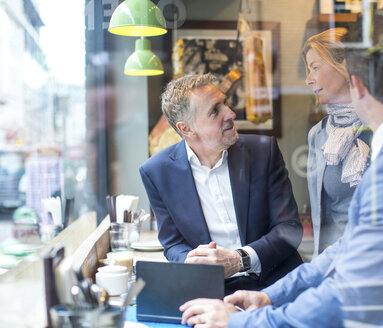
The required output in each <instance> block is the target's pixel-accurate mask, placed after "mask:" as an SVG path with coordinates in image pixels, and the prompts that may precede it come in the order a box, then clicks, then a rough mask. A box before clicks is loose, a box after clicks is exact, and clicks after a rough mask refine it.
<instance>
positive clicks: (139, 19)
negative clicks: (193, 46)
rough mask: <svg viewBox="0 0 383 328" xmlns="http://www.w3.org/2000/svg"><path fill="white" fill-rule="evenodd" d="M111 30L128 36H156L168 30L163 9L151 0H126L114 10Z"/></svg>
mask: <svg viewBox="0 0 383 328" xmlns="http://www.w3.org/2000/svg"><path fill="white" fill-rule="evenodd" d="M109 32H110V33H113V34H118V35H126V36H156V35H162V34H165V33H166V32H167V30H166V21H165V18H164V16H163V15H162V12H161V10H160V9H159V8H158V7H157V6H156V5H155V4H154V3H153V2H151V1H149V0H125V1H124V2H122V3H121V4H120V5H119V6H118V7H117V8H116V10H115V11H114V12H113V15H112V18H111V19H110V23H109Z"/></svg>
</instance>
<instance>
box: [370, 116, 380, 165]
mask: <svg viewBox="0 0 383 328" xmlns="http://www.w3.org/2000/svg"><path fill="white" fill-rule="evenodd" d="M382 146H383V123H382V124H380V125H379V127H378V129H377V130H376V131H375V133H374V136H373V137H372V142H371V162H372V161H374V160H375V158H376V156H378V154H379V151H380V149H381V148H382Z"/></svg>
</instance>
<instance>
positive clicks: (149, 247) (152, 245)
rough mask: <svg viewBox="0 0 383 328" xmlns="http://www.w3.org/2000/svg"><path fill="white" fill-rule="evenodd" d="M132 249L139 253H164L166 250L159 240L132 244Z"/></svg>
mask: <svg viewBox="0 0 383 328" xmlns="http://www.w3.org/2000/svg"><path fill="white" fill-rule="evenodd" d="M130 247H131V248H133V249H135V250H137V251H144V252H155V251H162V250H163V249H164V248H163V247H162V245H161V244H160V242H159V241H158V240H152V241H136V242H134V243H132V244H131V245H130Z"/></svg>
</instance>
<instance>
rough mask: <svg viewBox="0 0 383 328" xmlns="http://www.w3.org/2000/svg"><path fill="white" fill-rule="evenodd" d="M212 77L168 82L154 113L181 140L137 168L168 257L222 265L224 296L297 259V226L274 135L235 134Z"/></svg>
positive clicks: (254, 285) (279, 272)
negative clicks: (162, 117)
mask: <svg viewBox="0 0 383 328" xmlns="http://www.w3.org/2000/svg"><path fill="white" fill-rule="evenodd" d="M213 81H214V78H213V76H212V75H210V74H205V75H200V76H198V75H192V76H186V77H183V78H180V79H178V80H175V81H172V82H170V83H169V84H168V86H167V89H166V91H165V92H164V94H163V96H162V111H163V113H164V115H165V117H166V118H167V120H168V121H169V123H170V124H171V125H172V126H173V128H174V129H175V130H176V131H177V132H178V133H179V134H180V135H181V136H182V138H183V140H182V141H181V142H180V143H178V144H176V145H173V146H171V147H169V148H167V149H165V150H163V151H161V152H160V153H157V154H155V155H154V156H152V157H151V158H150V159H149V160H147V161H146V162H145V163H144V164H143V165H142V166H141V167H140V173H141V177H142V181H143V183H144V185H145V188H146V192H147V194H148V197H149V200H150V204H151V207H152V209H153V212H154V214H155V217H156V220H157V224H158V236H159V240H160V242H161V244H162V245H163V246H164V254H165V256H166V258H167V259H168V260H169V261H176V262H185V263H207V264H221V265H223V266H224V269H225V278H227V279H226V281H225V287H226V293H227V294H228V293H231V292H234V291H235V290H238V289H252V290H259V289H261V288H264V287H266V286H268V285H270V284H271V283H273V282H274V281H276V280H278V279H279V278H281V277H282V276H284V275H285V274H287V273H288V272H290V271H291V270H292V269H294V268H295V267H296V266H298V265H299V264H301V263H302V261H301V258H300V256H299V255H298V253H297V247H298V246H299V243H300V241H301V238H302V226H301V224H300V222H299V217H298V213H297V206H296V203H295V200H294V196H293V193H292V189H291V184H290V181H289V179H288V174H287V170H286V168H285V165H284V161H283V158H282V155H281V153H280V151H279V148H278V146H277V143H276V141H275V139H274V138H271V137H266V136H256V135H241V136H238V133H237V131H236V129H235V127H234V124H233V119H234V118H235V114H234V112H233V111H231V109H230V108H229V107H228V106H227V105H226V104H225V101H226V96H225V95H224V94H223V93H222V92H221V91H220V90H219V89H218V88H217V87H216V86H215V85H214V84H213ZM233 275H234V276H233Z"/></svg>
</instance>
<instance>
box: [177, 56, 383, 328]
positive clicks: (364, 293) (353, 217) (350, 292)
mask: <svg viewBox="0 0 383 328" xmlns="http://www.w3.org/2000/svg"><path fill="white" fill-rule="evenodd" d="M381 59H382V60H383V57H382V58H381ZM350 61H351V60H350V58H348V60H347V62H348V63H349V62H350ZM363 61H365V60H363V58H359V60H358V61H357V60H353V61H352V62H353V64H354V65H348V66H349V70H350V71H351V69H352V71H351V73H353V72H354V74H352V78H351V81H352V83H351V95H352V100H353V103H354V105H355V110H356V112H357V113H358V115H359V117H360V118H361V120H362V121H364V123H366V124H367V125H368V126H370V127H371V128H372V130H373V131H374V137H373V140H372V144H371V145H372V155H371V159H372V163H371V165H370V167H369V169H368V170H367V171H366V172H365V174H364V176H363V179H362V180H361V182H360V184H359V185H358V187H357V188H356V190H355V193H354V195H353V198H352V201H351V204H350V208H349V217H348V223H347V227H346V230H345V232H344V234H343V236H342V237H341V238H340V239H339V240H338V241H337V242H336V243H335V244H333V245H331V246H330V247H329V248H327V249H326V250H325V251H324V252H323V253H322V254H320V255H319V256H318V257H316V258H315V259H314V260H313V261H312V262H311V263H305V264H302V265H300V266H299V267H298V268H296V269H295V270H293V271H292V272H290V273H289V274H288V275H286V276H285V277H284V278H282V279H280V280H278V281H277V282H276V283H275V284H273V285H271V286H269V287H268V288H266V289H264V290H263V291H260V292H253V291H237V292H235V293H234V294H232V295H229V296H227V297H226V298H225V299H224V302H223V301H220V300H207V299H197V300H193V301H190V302H188V303H185V304H184V305H182V306H181V308H180V310H181V311H184V314H183V322H184V323H186V322H187V323H188V324H189V325H191V326H195V325H197V324H201V325H204V326H206V327H236V328H238V327H239V328H243V327H245V328H252V327H336V328H338V327H343V326H346V327H367V326H368V327H378V326H379V327H381V326H382V325H383V298H382V295H383V97H382V96H383V92H382V91H383V90H382V89H383V81H382V78H383V74H382V72H379V71H377V72H375V74H376V76H375V79H376V80H375V87H376V88H378V89H379V88H380V90H379V92H380V94H379V95H380V98H379V99H377V98H376V97H374V96H372V95H371V94H370V92H369V90H368V89H367V88H366V87H365V83H366V82H363V80H362V78H361V77H360V76H358V75H355V72H360V75H366V74H363V73H362V72H365V73H367V76H366V78H367V79H368V73H369V70H368V66H367V65H366V66H364V65H363ZM367 64H368V63H367ZM378 67H379V66H378ZM380 68H381V69H382V68H383V66H380ZM367 79H366V81H367ZM233 304H237V305H240V306H242V307H243V308H244V309H246V311H244V312H238V311H237V309H236V308H235V307H234V306H233ZM370 324H371V325H370Z"/></svg>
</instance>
